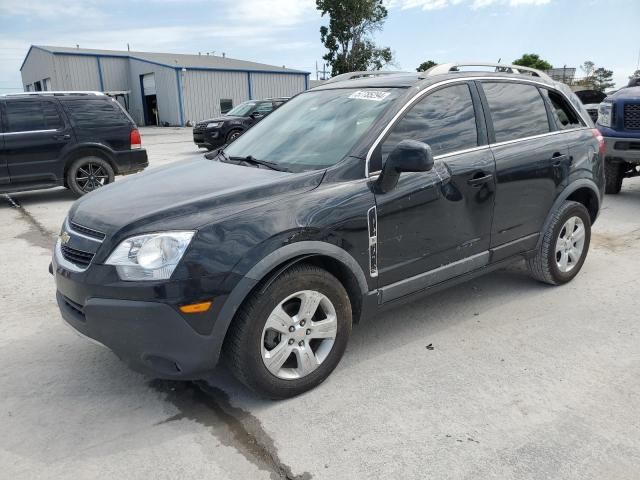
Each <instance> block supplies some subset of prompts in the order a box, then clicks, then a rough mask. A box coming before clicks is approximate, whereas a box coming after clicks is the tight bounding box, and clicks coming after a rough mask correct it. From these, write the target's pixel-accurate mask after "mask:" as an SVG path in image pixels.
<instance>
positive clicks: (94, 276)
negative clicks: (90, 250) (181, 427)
mask: <svg viewBox="0 0 640 480" xmlns="http://www.w3.org/2000/svg"><path fill="white" fill-rule="evenodd" d="M67 263H68V262H67V261H66V260H65V259H64V258H63V257H62V254H61V252H60V248H59V246H56V249H55V251H54V256H53V260H52V264H51V268H50V270H51V272H52V273H53V274H54V277H55V283H56V290H57V291H56V300H57V302H58V307H59V309H60V313H61V314H62V318H63V319H64V320H65V322H66V323H68V324H69V325H70V326H71V327H73V328H74V329H76V330H77V331H78V332H80V333H81V334H82V335H85V336H87V337H89V338H91V339H93V340H96V341H97V342H99V343H101V344H103V345H105V346H106V347H108V348H109V349H111V350H113V352H114V353H115V354H116V355H117V356H118V357H119V358H120V359H121V360H123V361H124V362H125V363H127V364H128V365H129V366H130V367H131V368H132V369H134V370H136V371H138V372H141V373H144V374H146V375H149V376H152V377H154V378H164V379H174V380H196V379H200V378H203V377H205V376H206V375H207V374H208V373H210V372H211V371H212V370H213V369H214V368H215V366H216V364H217V361H218V358H217V356H216V355H215V354H214V352H219V350H220V348H221V345H222V342H223V340H224V339H223V338H220V337H217V336H215V335H212V330H213V326H214V324H215V321H216V318H217V315H218V314H219V309H220V307H222V305H223V304H224V299H225V296H224V295H218V296H216V298H215V300H214V307H213V308H212V309H211V310H210V311H208V312H205V313H199V314H182V313H181V312H180V311H179V310H178V306H179V305H181V304H184V303H188V302H187V299H188V298H193V297H190V295H193V292H194V291H196V292H198V291H199V292H202V291H203V290H205V288H203V285H202V282H198V281H184V282H164V283H163V284H159V283H158V282H149V283H150V284H146V283H144V282H128V284H129V285H122V282H118V281H117V279H116V277H117V274H115V269H112V267H108V266H105V265H92V266H90V267H89V269H87V270H85V271H82V270H75V271H74V270H73V269H70V268H65V266H67V265H66V264H67ZM111 270H113V271H111ZM114 274H115V276H114ZM201 294H202V293H201ZM127 297H128V298H127ZM209 298H213V295H211V296H210V297H209Z"/></svg>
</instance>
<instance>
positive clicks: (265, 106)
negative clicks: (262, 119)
mask: <svg viewBox="0 0 640 480" xmlns="http://www.w3.org/2000/svg"><path fill="white" fill-rule="evenodd" d="M271 110H273V103H271V102H264V103H261V104H259V105H258V107H257V108H256V112H258V113H270V112H271Z"/></svg>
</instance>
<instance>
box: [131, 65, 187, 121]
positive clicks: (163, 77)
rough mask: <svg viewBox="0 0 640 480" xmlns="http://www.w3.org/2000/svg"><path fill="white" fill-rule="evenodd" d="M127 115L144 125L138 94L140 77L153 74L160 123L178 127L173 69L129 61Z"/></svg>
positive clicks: (140, 98) (178, 119) (178, 115)
mask: <svg viewBox="0 0 640 480" xmlns="http://www.w3.org/2000/svg"><path fill="white" fill-rule="evenodd" d="M129 62H130V63H129V86H130V87H129V89H128V90H131V95H129V113H130V114H131V116H132V117H133V119H134V120H135V121H136V123H137V124H138V125H144V110H143V107H142V93H141V92H140V75H144V74H147V73H153V74H155V80H156V98H157V99H158V113H159V116H160V122H168V123H169V124H170V125H180V108H179V104H178V86H177V83H176V71H175V70H174V69H173V68H167V67H162V66H160V65H153V64H151V63H146V62H141V61H139V60H133V59H131V60H129Z"/></svg>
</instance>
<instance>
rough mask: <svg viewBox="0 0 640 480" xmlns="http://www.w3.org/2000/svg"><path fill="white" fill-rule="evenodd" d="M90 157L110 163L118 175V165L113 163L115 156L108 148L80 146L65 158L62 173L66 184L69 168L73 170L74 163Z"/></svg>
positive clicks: (90, 145) (91, 145)
mask: <svg viewBox="0 0 640 480" xmlns="http://www.w3.org/2000/svg"><path fill="white" fill-rule="evenodd" d="M88 156H96V157H99V158H101V159H103V160H105V161H106V162H108V163H109V165H111V168H112V169H113V171H114V173H115V174H116V175H117V174H118V169H117V168H116V164H115V162H114V161H113V155H112V154H111V152H110V151H109V149H108V148H106V147H105V146H104V145H100V144H95V145H94V144H89V145H79V146H78V147H76V148H74V149H73V150H72V151H70V152H68V153H67V155H66V156H65V159H64V170H63V172H62V175H63V178H64V180H65V182H66V180H67V172H68V171H69V168H71V165H72V164H73V162H75V161H76V160H78V159H79V158H82V157H88Z"/></svg>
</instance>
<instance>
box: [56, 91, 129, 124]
mask: <svg viewBox="0 0 640 480" xmlns="http://www.w3.org/2000/svg"><path fill="white" fill-rule="evenodd" d="M63 104H64V108H65V109H66V111H67V113H68V114H69V117H70V118H71V121H72V122H73V124H74V125H75V126H76V127H79V128H100V127H117V126H127V125H129V124H130V121H129V119H128V118H127V116H126V115H125V113H124V112H123V111H122V109H121V108H120V106H119V105H117V104H116V102H115V101H114V100H110V99H109V100H105V99H85V98H82V99H69V100H66V101H64V103H63Z"/></svg>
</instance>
